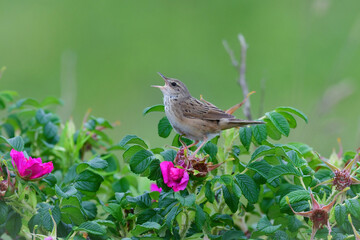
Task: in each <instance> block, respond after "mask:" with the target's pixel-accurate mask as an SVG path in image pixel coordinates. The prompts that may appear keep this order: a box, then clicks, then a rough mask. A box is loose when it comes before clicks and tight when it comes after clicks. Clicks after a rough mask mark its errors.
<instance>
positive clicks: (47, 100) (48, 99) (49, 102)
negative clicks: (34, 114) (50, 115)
mask: <svg viewBox="0 0 360 240" xmlns="http://www.w3.org/2000/svg"><path fill="white" fill-rule="evenodd" d="M40 105H41V107H46V106H49V105H64V102H63V101H62V100H61V99H58V98H56V97H46V98H45V99H44V100H43V101H42V102H41V103H40Z"/></svg>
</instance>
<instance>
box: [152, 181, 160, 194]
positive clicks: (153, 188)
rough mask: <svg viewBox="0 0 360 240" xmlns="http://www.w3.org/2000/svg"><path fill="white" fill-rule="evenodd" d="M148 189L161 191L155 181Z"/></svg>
mask: <svg viewBox="0 0 360 240" xmlns="http://www.w3.org/2000/svg"><path fill="white" fill-rule="evenodd" d="M150 191H152V192H161V191H162V188H161V187H158V185H156V184H155V183H152V184H150Z"/></svg>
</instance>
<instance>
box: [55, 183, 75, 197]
mask: <svg viewBox="0 0 360 240" xmlns="http://www.w3.org/2000/svg"><path fill="white" fill-rule="evenodd" d="M55 192H56V195H58V196H59V197H63V198H69V197H71V196H73V195H75V194H76V193H77V190H76V188H75V187H73V186H68V187H65V188H64V189H63V190H62V189H61V188H60V187H59V186H58V185H55Z"/></svg>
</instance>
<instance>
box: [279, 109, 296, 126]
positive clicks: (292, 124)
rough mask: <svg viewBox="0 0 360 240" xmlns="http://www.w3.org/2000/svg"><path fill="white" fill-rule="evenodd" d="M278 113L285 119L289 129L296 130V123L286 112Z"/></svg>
mask: <svg viewBox="0 0 360 240" xmlns="http://www.w3.org/2000/svg"><path fill="white" fill-rule="evenodd" d="M279 113H280V114H281V115H283V116H284V118H286V121H288V123H289V126H290V128H296V126H297V122H296V119H295V118H294V117H293V115H291V114H290V113H287V112H279Z"/></svg>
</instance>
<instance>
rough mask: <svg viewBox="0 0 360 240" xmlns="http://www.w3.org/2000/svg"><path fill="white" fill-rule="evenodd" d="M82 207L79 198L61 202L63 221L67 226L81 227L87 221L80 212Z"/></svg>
mask: <svg viewBox="0 0 360 240" xmlns="http://www.w3.org/2000/svg"><path fill="white" fill-rule="evenodd" d="M80 208H81V205H80V202H79V199H78V198H77V197H70V198H69V199H65V198H64V199H63V200H62V202H61V221H63V222H64V223H66V224H73V223H75V224H76V225H80V224H81V223H82V222H84V221H85V217H84V215H83V213H82V212H81V210H80Z"/></svg>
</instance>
